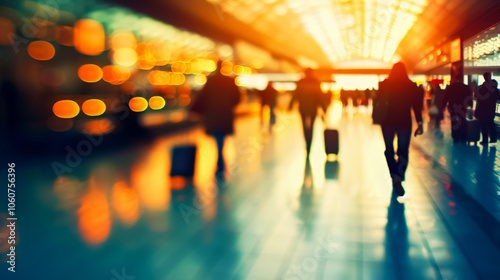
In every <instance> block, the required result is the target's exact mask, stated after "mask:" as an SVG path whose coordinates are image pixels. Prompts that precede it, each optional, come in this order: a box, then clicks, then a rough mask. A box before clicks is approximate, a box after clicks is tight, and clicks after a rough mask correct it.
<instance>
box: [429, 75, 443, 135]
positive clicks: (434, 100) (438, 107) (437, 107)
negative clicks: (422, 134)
mask: <svg viewBox="0 0 500 280" xmlns="http://www.w3.org/2000/svg"><path fill="white" fill-rule="evenodd" d="M443 101H444V91H443V90H442V89H441V87H439V85H435V84H434V85H431V106H430V107H429V117H430V119H431V121H432V123H433V128H434V129H437V130H439V129H441V121H442V120H443V118H444V107H443Z"/></svg>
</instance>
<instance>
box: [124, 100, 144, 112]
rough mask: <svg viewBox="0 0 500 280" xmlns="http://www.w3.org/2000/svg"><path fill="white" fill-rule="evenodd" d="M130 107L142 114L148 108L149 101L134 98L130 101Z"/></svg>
mask: <svg viewBox="0 0 500 280" xmlns="http://www.w3.org/2000/svg"><path fill="white" fill-rule="evenodd" d="M128 106H129V107H130V110H132V111H134V112H142V111H145V110H146V109H147V108H148V101H147V100H146V99H145V98H144V97H134V98H132V99H130V101H129V103H128Z"/></svg>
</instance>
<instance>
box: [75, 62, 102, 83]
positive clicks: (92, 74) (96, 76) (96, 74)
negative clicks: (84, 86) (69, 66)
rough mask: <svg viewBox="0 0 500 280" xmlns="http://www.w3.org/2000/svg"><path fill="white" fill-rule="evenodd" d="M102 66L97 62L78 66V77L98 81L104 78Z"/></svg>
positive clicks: (86, 80) (92, 81) (83, 79)
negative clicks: (96, 63)
mask: <svg viewBox="0 0 500 280" xmlns="http://www.w3.org/2000/svg"><path fill="white" fill-rule="evenodd" d="M102 75H103V72H102V69H101V67H99V66H97V65H95V64H84V65H82V66H80V68H78V77H79V78H80V79H81V80H82V81H84V82H87V83H95V82H98V81H99V80H100V79H101V78H102Z"/></svg>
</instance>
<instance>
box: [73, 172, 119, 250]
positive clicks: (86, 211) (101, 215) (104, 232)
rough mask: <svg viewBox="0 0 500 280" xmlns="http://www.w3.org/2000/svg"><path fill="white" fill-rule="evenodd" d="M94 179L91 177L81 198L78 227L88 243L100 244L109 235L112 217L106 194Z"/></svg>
mask: <svg viewBox="0 0 500 280" xmlns="http://www.w3.org/2000/svg"><path fill="white" fill-rule="evenodd" d="M93 181H94V179H93V178H91V179H90V186H89V190H88V192H87V193H86V194H85V195H84V196H83V197H82V199H81V207H80V209H78V212H77V213H78V229H79V231H80V233H81V235H82V237H83V239H84V240H85V241H86V242H87V243H89V244H100V243H102V242H104V241H106V239H107V238H108V237H109V234H110V232H111V218H110V213H109V207H108V200H107V198H106V194H105V193H104V191H103V190H101V189H99V188H98V187H97V186H96V185H94V184H95V183H94V182H93Z"/></svg>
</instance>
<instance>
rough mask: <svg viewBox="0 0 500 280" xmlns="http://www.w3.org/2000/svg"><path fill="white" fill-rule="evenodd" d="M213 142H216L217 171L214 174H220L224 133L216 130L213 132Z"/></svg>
mask: <svg viewBox="0 0 500 280" xmlns="http://www.w3.org/2000/svg"><path fill="white" fill-rule="evenodd" d="M214 138H215V142H216V143H217V171H216V174H219V175H220V174H222V173H223V172H224V156H223V151H224V140H225V138H226V133H224V132H216V133H214Z"/></svg>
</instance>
